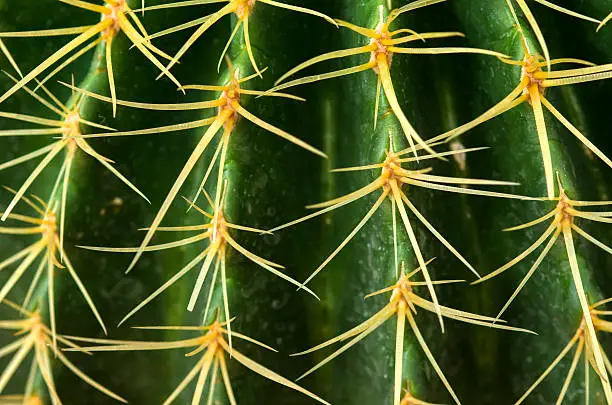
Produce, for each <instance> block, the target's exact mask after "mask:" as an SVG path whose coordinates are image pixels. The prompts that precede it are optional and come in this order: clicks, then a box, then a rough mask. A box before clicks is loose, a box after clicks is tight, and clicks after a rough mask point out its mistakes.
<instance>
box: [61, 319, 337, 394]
mask: <svg viewBox="0 0 612 405" xmlns="http://www.w3.org/2000/svg"><path fill="white" fill-rule="evenodd" d="M230 323H231V320H228V321H225V322H220V321H219V320H218V318H217V319H216V320H215V321H214V322H212V323H211V324H210V325H208V326H152V327H140V328H139V329H150V330H160V331H176V332H180V331H183V332H188V333H197V335H196V336H195V337H192V338H188V339H184V340H168V341H151V342H148V341H122V340H108V339H89V338H78V337H71V338H72V339H73V340H75V341H81V342H86V343H93V344H96V345H97V346H92V347H85V348H83V349H81V350H86V351H89V352H96V351H105V352H113V351H138V350H176V349H183V350H188V352H187V353H186V356H187V358H194V359H195V360H196V364H195V365H194V366H193V368H192V369H191V370H190V371H189V373H187V375H186V376H185V378H184V379H183V380H182V381H181V383H180V384H179V385H178V386H177V387H176V389H175V390H174V391H173V392H172V393H171V394H170V395H169V396H168V397H167V398H166V400H165V401H164V403H163V405H170V404H172V403H174V402H175V400H176V399H177V397H178V396H179V395H180V394H181V393H182V392H183V391H184V390H185V389H186V387H187V386H188V385H189V384H190V383H191V382H192V381H193V380H194V379H196V376H197V377H198V378H197V381H196V386H195V392H194V394H193V397H192V402H191V403H192V404H194V405H195V404H199V403H200V401H201V399H202V398H203V395H204V390H205V388H206V386H207V385H208V397H209V398H211V397H212V396H213V394H211V392H214V391H213V390H214V388H215V385H216V381H215V378H214V377H212V376H217V374H218V372H219V371H220V373H221V379H222V380H223V385H224V387H225V391H226V395H227V397H228V400H229V401H230V404H232V405H236V404H237V402H236V398H235V396H234V391H233V389H232V385H231V382H230V374H229V369H228V367H227V358H228V357H227V356H228V355H229V359H230V360H234V361H236V362H238V363H239V364H241V365H242V366H244V367H246V368H247V369H249V370H251V371H252V372H254V373H256V374H259V375H260V376H262V377H264V378H266V379H268V380H270V381H274V382H276V383H278V384H281V385H284V386H285V387H288V388H291V389H293V390H296V391H298V392H300V393H302V394H304V395H306V396H308V397H310V398H312V399H314V400H316V401H318V402H320V403H322V404H327V405H329V403H328V402H326V401H325V400H323V399H321V398H319V397H318V396H317V395H315V394H313V393H312V392H310V391H308V390H306V389H304V388H302V387H300V386H299V385H297V384H295V383H293V382H291V381H289V380H288V379H286V378H284V377H282V376H281V375H279V374H277V373H275V372H273V371H272V370H270V369H268V368H266V367H264V366H262V365H261V364H259V363H257V362H255V361H253V360H251V359H250V358H249V357H247V356H245V355H244V354H242V353H241V352H239V351H238V350H236V349H235V348H234V349H232V348H231V347H230V343H228V340H229V339H231V338H232V337H233V338H235V339H238V340H244V341H247V342H249V343H252V344H255V345H258V346H260V347H262V348H264V349H267V350H272V351H275V350H274V349H272V348H271V347H270V346H267V345H265V344H263V343H261V342H259V341H257V340H255V339H252V338H250V337H248V336H246V335H243V334H241V333H238V332H233V331H231V330H230V329H229V327H228V326H229V324H230ZM226 337H227V339H226ZM69 350H79V349H69ZM211 371H212V376H211V377H210V378H209V375H210V374H211ZM207 381H208V384H207Z"/></svg>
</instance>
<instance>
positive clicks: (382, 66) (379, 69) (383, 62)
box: [270, 1, 505, 155]
mask: <svg viewBox="0 0 612 405" xmlns="http://www.w3.org/2000/svg"><path fill="white" fill-rule="evenodd" d="M440 2H441V1H417V2H413V3H410V4H408V5H407V6H406V7H402V8H400V9H397V10H393V11H391V12H390V13H389V15H388V16H387V17H385V13H384V11H383V7H382V6H381V7H380V9H379V11H380V13H379V14H380V16H379V22H378V24H377V25H376V27H374V28H368V27H361V26H357V25H355V24H352V23H350V22H347V21H342V20H336V21H337V23H338V25H340V26H341V27H344V28H347V29H349V30H351V31H354V32H355V33H357V34H359V35H362V36H364V37H366V38H367V39H368V41H369V44H368V45H364V46H360V47H357V48H351V49H344V50H339V51H333V52H328V53H325V54H323V55H319V56H317V57H314V58H312V59H310V60H308V61H306V62H304V63H302V64H300V65H298V66H297V67H295V68H293V69H291V70H290V71H289V72H287V73H285V74H284V75H283V76H281V78H280V79H278V80H277V81H276V83H275V87H273V88H272V89H271V90H270V91H279V90H282V89H286V88H289V87H293V86H298V85H301V84H307V83H313V82H318V81H321V80H326V79H331V78H334V77H340V76H347V75H351V74H354V73H359V72H363V71H367V70H373V71H374V72H375V73H376V74H377V75H378V85H377V94H376V97H377V100H378V96H379V94H378V93H379V92H380V89H381V87H382V89H383V93H384V94H385V97H386V99H387V102H388V103H389V106H390V107H391V110H392V111H393V113H394V114H395V116H396V117H397V119H398V121H399V122H400V125H401V127H402V131H403V132H404V135H405V136H406V139H407V140H408V143H409V144H410V146H411V148H412V151H413V153H415V155H416V148H415V145H418V146H420V148H421V149H423V150H424V151H426V152H427V153H429V154H435V152H434V151H433V149H431V146H430V145H429V143H427V142H425V141H424V140H423V138H422V137H421V136H420V135H419V134H418V133H417V131H416V130H415V129H414V127H413V126H412V124H411V123H410V121H409V120H408V118H407V117H406V115H405V114H404V111H403V109H402V108H401V106H400V104H399V101H398V99H397V96H396V92H395V89H394V87H393V81H392V78H391V62H392V58H393V56H394V55H395V54H413V55H442V54H454V53H471V54H483V55H492V56H496V57H505V55H503V54H501V53H499V52H495V51H490V50H486V49H477V48H465V47H436V48H423V47H406V46H405V44H407V43H412V42H420V41H425V40H427V39H434V38H448V37H454V36H463V34H462V33H460V32H427V33H417V32H415V31H413V30H411V29H408V28H400V29H395V30H391V28H390V26H391V25H392V23H393V22H394V21H395V20H396V18H397V17H398V16H399V15H401V14H402V13H404V12H408V11H411V10H415V9H418V8H421V7H425V6H429V5H432V4H436V3H440ZM400 45H404V46H400ZM353 55H364V56H368V57H369V61H368V62H366V63H363V64H361V65H357V66H354V67H350V68H345V69H341V70H337V71H333V72H330V73H324V74H319V75H314V76H307V77H303V78H300V79H295V80H291V81H289V82H285V83H282V82H283V81H285V79H287V78H289V77H290V76H292V75H294V74H296V73H298V72H300V71H302V70H303V69H306V68H308V67H310V66H312V65H315V64H318V63H320V62H323V61H326V60H332V59H339V58H345V57H349V56H353ZM281 83H282V84H281ZM376 108H378V103H377V104H376ZM374 116H375V118H376V119H375V121H374V122H375V125H376V121H377V118H378V111H374Z"/></svg>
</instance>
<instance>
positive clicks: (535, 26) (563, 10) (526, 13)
mask: <svg viewBox="0 0 612 405" xmlns="http://www.w3.org/2000/svg"><path fill="white" fill-rule="evenodd" d="M535 1H536V2H537V3H540V4H542V5H544V6H546V7H549V8H551V9H553V10H555V11H558V12H560V13H563V14H566V15H569V16H572V17H576V18H579V19H582V20H586V21H589V22H592V23H595V24H600V25H599V27H601V26H602V24H604V23H603V22H602V21H599V20H597V19H596V18H593V17H589V16H586V15H584V14H580V13H577V12H575V11H572V10H570V9H567V8H565V7H561V6H559V5H557V4H555V3H552V2H550V1H548V0H535ZM514 2H516V4H517V5H518V6H519V8H520V10H521V11H522V12H523V15H524V16H525V18H526V19H527V21H528V22H529V25H530V26H531V29H532V30H533V32H534V34H535V36H536V38H537V39H538V43H539V44H540V48H542V52H543V53H544V59H545V61H546V66H547V67H548V70H550V65H551V59H550V53H549V51H548V45H547V44H546V39H545V38H544V34H543V33H542V30H541V29H540V26H539V24H538V22H537V20H536V18H535V17H534V15H533V13H532V12H531V9H530V8H529V6H528V5H527V2H526V1H525V0H506V3H507V4H508V7H509V8H510V10H511V12H512V14H513V15H515V16H516V11H515V9H514V6H513V3H514ZM599 27H598V30H599Z"/></svg>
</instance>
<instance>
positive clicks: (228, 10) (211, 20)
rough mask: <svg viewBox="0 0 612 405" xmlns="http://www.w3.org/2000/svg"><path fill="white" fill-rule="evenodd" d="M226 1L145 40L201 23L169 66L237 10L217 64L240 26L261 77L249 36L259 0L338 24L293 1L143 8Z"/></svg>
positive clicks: (235, 1)
mask: <svg viewBox="0 0 612 405" xmlns="http://www.w3.org/2000/svg"><path fill="white" fill-rule="evenodd" d="M226 1H227V4H225V6H223V7H222V8H220V9H219V10H218V11H216V12H215V13H213V14H210V15H207V16H204V17H202V18H197V19H195V20H192V21H190V22H187V23H184V24H180V25H177V26H175V27H171V28H168V29H165V30H163V31H160V32H158V33H155V34H152V35H150V36H145V37H144V38H143V41H145V40H150V39H153V38H157V37H160V36H164V35H168V34H172V33H175V32H178V31H182V30H185V29H189V28H193V27H198V28H197V29H196V31H195V32H194V33H193V34H192V35H191V36H190V37H189V39H188V40H187V41H186V42H185V44H183V46H182V47H181V49H179V51H178V52H177V53H176V54H175V56H174V57H173V58H172V59H171V61H170V63H169V64H168V66H167V67H166V68H167V69H168V70H169V69H171V68H172V67H173V66H174V65H175V64H176V63H178V61H179V60H180V59H181V58H182V57H183V55H184V54H185V53H186V52H187V51H188V50H189V48H191V46H192V45H193V44H194V43H195V42H196V41H197V40H198V39H199V38H200V37H201V36H202V35H203V34H204V33H205V32H206V31H208V29H209V28H210V27H212V26H213V25H214V24H216V23H217V22H218V21H219V20H221V19H222V18H223V17H225V16H227V15H231V14H234V15H235V16H236V18H237V20H238V23H237V24H236V25H235V27H234V29H233V30H232V33H231V35H230V36H229V39H228V40H227V43H226V45H225V48H224V49H223V52H222V53H221V56H220V57H219V63H218V67H219V66H220V65H221V61H222V60H223V57H224V56H225V53H226V52H227V50H228V48H229V46H230V44H231V42H232V40H233V39H234V37H235V36H236V34H237V33H238V32H239V31H240V28H242V37H243V41H244V44H245V47H246V51H247V53H248V56H249V61H250V62H251V65H252V67H253V70H254V71H255V72H256V74H257V75H258V76H259V77H261V76H262V70H260V69H259V67H258V66H257V62H256V61H255V56H254V54H253V47H252V46H251V39H250V36H249V17H250V16H251V14H252V12H253V9H254V8H255V7H256V5H258V4H259V3H263V4H266V5H269V6H273V7H279V8H283V9H286V10H291V11H296V12H299V13H303V14H310V15H313V16H316V17H320V18H322V19H324V20H326V21H327V22H329V23H331V24H334V25H337V24H336V22H335V21H334V19H332V18H331V17H329V16H327V15H325V14H323V13H321V12H318V11H316V10H313V9H310V8H306V7H299V6H294V5H291V4H287V3H285V2H281V1H275V0H200V1H176V2H172V3H167V4H160V5H156V6H151V7H147V8H143V11H144V10H149V11H153V10H165V9H169V8H176V7H186V6H199V5H205V4H213V3H225V2H226ZM217 70H219V68H217Z"/></svg>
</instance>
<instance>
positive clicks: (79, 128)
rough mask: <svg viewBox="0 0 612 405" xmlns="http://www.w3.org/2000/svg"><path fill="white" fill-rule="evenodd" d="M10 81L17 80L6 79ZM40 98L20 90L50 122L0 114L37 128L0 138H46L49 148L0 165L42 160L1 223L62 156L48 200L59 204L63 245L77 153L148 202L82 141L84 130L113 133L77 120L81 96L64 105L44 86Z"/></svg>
mask: <svg viewBox="0 0 612 405" xmlns="http://www.w3.org/2000/svg"><path fill="white" fill-rule="evenodd" d="M9 77H10V78H11V79H12V80H13V81H15V82H16V81H17V79H15V78H13V77H12V76H9ZM40 88H41V89H42V90H43V92H44V95H41V94H38V93H36V92H35V91H33V90H31V89H30V88H28V86H23V87H22V89H23V90H25V91H26V92H27V93H28V94H29V95H30V96H31V97H32V98H34V99H35V100H36V102H38V103H39V104H41V105H43V106H44V107H45V108H46V109H47V110H48V112H49V113H51V114H52V115H54V116H55V118H54V119H50V118H47V117H39V116H33V115H28V114H17V113H12V112H2V111H0V117H3V118H6V119H11V120H16V121H20V122H26V123H32V124H35V125H37V126H40V128H32V129H16V130H12V129H6V130H1V131H0V138H2V137H9V136H10V137H13V136H17V137H22V136H23V137H49V138H50V139H49V144H48V145H46V146H43V147H41V148H39V149H36V150H34V151H32V152H29V153H26V154H24V155H22V156H18V157H16V158H14V159H11V160H9V161H7V162H4V163H1V164H0V171H3V170H6V169H9V168H12V167H15V166H19V165H21V164H23V163H25V162H28V161H30V160H33V159H37V158H41V157H42V160H41V161H40V162H39V163H38V165H37V166H36V167H35V168H34V170H33V171H32V173H31V174H30V175H29V176H28V177H27V178H26V180H25V181H24V183H23V184H22V185H21V186H20V187H19V188H18V189H17V191H16V192H15V193H14V194H15V195H14V196H13V199H12V200H11V201H10V203H9V205H8V207H7V208H6V210H5V211H4V213H3V214H2V217H1V220H2V221H5V220H6V219H7V218H8V216H9V215H10V213H11V212H12V211H13V209H14V208H15V206H16V205H17V203H18V202H19V201H20V199H21V198H22V197H23V196H24V195H25V194H26V193H27V191H28V190H29V189H30V187H31V186H32V185H33V184H34V182H35V181H36V180H37V178H38V177H39V176H40V175H41V174H42V172H43V171H45V170H46V169H47V167H48V166H49V165H50V164H51V163H52V162H53V161H54V160H56V159H57V158H58V156H60V158H61V154H62V153H63V154H64V155H63V162H62V164H61V166H60V169H59V172H58V173H57V176H56V177H55V186H54V187H53V189H52V192H51V195H50V198H51V199H55V198H57V199H58V200H59V201H60V207H59V212H58V218H59V222H60V227H59V237H60V245H61V246H62V247H63V245H64V243H63V242H64V224H65V222H66V211H67V200H68V187H69V184H70V182H69V180H70V176H71V174H72V170H71V169H72V166H73V162H74V159H75V157H76V156H77V152H81V153H84V154H85V155H87V156H89V157H91V158H93V159H95V160H96V161H97V162H98V163H100V164H101V165H103V166H104V167H105V168H106V169H107V170H109V171H110V172H111V173H112V174H113V175H114V176H115V177H117V178H118V179H119V180H121V182H123V183H124V184H125V185H127V186H128V187H129V188H131V189H132V190H133V191H134V192H136V193H137V194H138V195H140V196H141V197H142V198H144V199H145V200H146V201H147V202H149V200H148V198H147V197H146V196H145V195H144V193H143V192H142V191H140V190H139V189H138V187H136V186H135V185H134V184H133V183H132V182H131V181H130V180H128V179H127V178H126V177H125V176H124V175H122V174H121V173H120V172H119V171H118V170H117V169H116V168H115V166H114V163H115V162H113V161H112V160H111V159H109V158H107V157H105V156H102V155H101V154H99V153H98V152H96V150H95V149H94V148H93V147H92V146H91V144H90V143H89V142H88V141H87V140H86V139H84V135H83V131H84V130H85V128H87V127H89V129H91V128H94V129H101V130H107V131H114V129H113V128H110V127H108V126H105V125H101V124H98V123H95V122H92V121H89V120H87V119H85V118H83V117H82V116H81V106H82V103H83V102H84V100H85V98H86V96H85V95H81V94H79V95H76V96H75V97H73V99H72V101H71V103H70V104H69V105H66V104H64V103H62V102H61V101H60V100H59V99H58V98H57V97H55V96H54V95H53V93H51V92H50V91H49V90H48V89H47V88H46V87H45V86H44V85H41V87H40Z"/></svg>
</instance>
